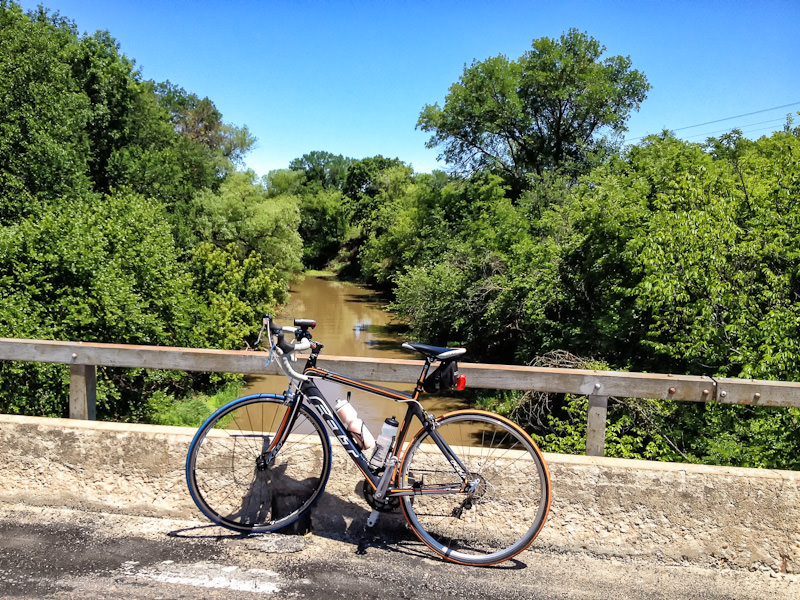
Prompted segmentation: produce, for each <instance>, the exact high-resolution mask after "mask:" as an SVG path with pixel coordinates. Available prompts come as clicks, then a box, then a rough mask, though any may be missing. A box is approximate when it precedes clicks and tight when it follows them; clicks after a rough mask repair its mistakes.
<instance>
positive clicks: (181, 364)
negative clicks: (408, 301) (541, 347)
mask: <svg viewBox="0 0 800 600" xmlns="http://www.w3.org/2000/svg"><path fill="white" fill-rule="evenodd" d="M265 359H266V355H265V354H264V353H262V352H250V351H229V350H209V349H194V348H172V347H164V346H135V345H123V344H99V343H88V342H60V341H50V340H25V339H14V338H0V360H15V361H30V362H49V363H62V364H67V365H70V409H69V416H70V418H76V419H94V418H95V400H96V389H95V388H96V381H97V366H98V365H100V366H106V367H124V368H145V369H169V370H179V371H203V372H218V373H243V374H258V375H270V374H278V370H277V366H276V365H274V364H272V365H269V366H266V367H265V365H264V362H265ZM319 364H320V366H324V367H325V368H327V369H330V370H332V371H340V372H342V373H346V374H348V375H349V376H351V377H355V378H357V379H364V380H367V381H378V382H385V383H408V382H409V381H414V380H416V378H417V376H418V375H419V364H420V363H419V361H418V360H405V359H374V358H361V357H352V356H321V357H320V359H319ZM459 366H460V368H461V369H462V370H463V371H464V373H465V374H466V376H467V382H468V385H469V386H470V387H473V388H486V389H501V390H537V391H540V392H552V393H567V394H580V395H584V396H587V397H588V398H589V410H588V414H587V423H588V430H587V436H586V454H587V455H590V456H602V455H603V453H604V445H605V429H606V414H607V409H608V398H609V397H611V396H617V397H624V398H655V399H665V400H675V401H681V402H721V403H725V404H750V405H757V406H777V407H795V408H800V383H797V382H787V381H760V380H751V379H747V380H745V379H730V378H711V377H705V376H691V375H666V374H657V373H628V372H619V371H594V370H583V369H563V368H548V367H525V366H516V365H491V364H479V363H460V364H459Z"/></svg>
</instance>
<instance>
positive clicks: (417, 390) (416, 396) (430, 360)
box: [414, 356, 436, 400]
mask: <svg viewBox="0 0 800 600" xmlns="http://www.w3.org/2000/svg"><path fill="white" fill-rule="evenodd" d="M435 360H436V358H434V357H433V356H426V357H425V362H424V363H423V365H422V371H420V374H419V378H418V379H417V385H416V387H415V388H414V400H419V395H420V394H421V393H422V383H423V382H424V381H425V377H426V376H427V375H428V371H429V370H430V368H431V365H432V364H433V361H435Z"/></svg>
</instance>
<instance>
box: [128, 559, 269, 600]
mask: <svg viewBox="0 0 800 600" xmlns="http://www.w3.org/2000/svg"><path fill="white" fill-rule="evenodd" d="M125 566H126V567H127V568H126V575H129V576H133V577H141V578H143V579H149V580H151V581H159V582H161V583H174V584H180V585H190V586H193V587H202V588H215V589H228V590H235V591H241V592H252V593H256V594H274V593H276V592H279V591H280V587H279V585H278V583H279V579H280V576H279V575H278V574H277V573H275V572H274V571H268V570H266V569H240V568H239V567H236V566H230V565H219V564H214V563H209V562H200V563H194V564H179V563H175V562H173V561H171V560H168V561H164V562H162V563H159V564H157V565H153V566H150V567H146V568H143V569H137V568H136V565H134V564H131V563H126V565H125Z"/></svg>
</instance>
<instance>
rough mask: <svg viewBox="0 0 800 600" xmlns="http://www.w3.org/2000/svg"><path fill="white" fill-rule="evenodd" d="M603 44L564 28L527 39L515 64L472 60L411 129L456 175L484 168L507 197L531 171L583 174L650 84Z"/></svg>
mask: <svg viewBox="0 0 800 600" xmlns="http://www.w3.org/2000/svg"><path fill="white" fill-rule="evenodd" d="M604 52H605V47H604V46H602V45H601V44H600V43H599V42H598V41H597V40H595V39H594V38H592V37H590V36H588V35H586V34H584V33H581V32H579V31H577V30H575V29H571V30H570V31H568V32H567V33H565V34H563V35H562V36H561V38H560V39H559V40H554V39H551V38H547V37H544V38H540V39H538V40H534V42H533V45H532V49H531V50H529V51H528V52H525V53H524V54H523V55H522V56H521V57H520V58H519V59H518V60H510V59H508V58H506V57H505V56H502V55H500V56H496V57H493V58H489V59H486V60H484V61H481V62H477V61H476V62H473V63H472V65H470V66H469V67H466V68H465V69H464V73H463V75H462V76H461V78H460V79H459V81H458V82H457V83H454V84H453V85H452V86H450V90H449V92H448V94H447V97H446V99H445V104H444V106H443V107H440V106H439V105H438V103H437V104H433V105H426V106H425V107H424V108H423V110H422V112H421V113H420V117H419V121H418V123H417V126H418V127H419V128H420V129H422V130H423V131H427V132H431V133H432V136H431V138H430V140H429V141H428V147H430V148H434V147H437V146H438V147H441V148H442V154H441V157H440V158H442V159H443V160H444V161H445V162H447V163H448V164H450V165H452V166H453V167H454V168H455V169H456V170H459V171H461V172H466V173H472V172H475V171H479V170H482V169H490V170H491V171H493V172H495V173H498V174H500V175H502V176H503V178H504V179H505V180H506V181H507V182H508V183H509V185H510V186H511V191H512V194H513V195H514V196H518V195H519V194H520V193H521V192H522V191H523V190H525V189H527V188H529V187H530V184H529V180H528V177H529V176H530V175H531V174H536V175H542V174H543V173H544V172H545V171H548V170H551V169H555V168H559V167H567V168H568V169H570V170H571V171H573V172H581V171H584V170H585V168H582V166H581V165H585V164H586V163H587V161H588V157H589V155H590V154H591V153H592V152H595V151H597V150H600V149H602V148H603V146H604V145H606V144H607V142H606V141H605V140H604V139H602V138H601V137H599V136H601V135H602V134H603V133H604V132H607V133H609V134H612V135H613V134H618V133H621V132H623V131H625V123H626V121H627V119H628V117H629V115H630V113H631V111H633V110H638V107H639V104H640V103H641V102H642V100H644V98H645V95H646V93H647V91H648V90H649V84H648V83H647V80H646V78H645V76H644V75H643V74H642V73H641V72H639V71H637V70H635V69H632V68H631V60H630V59H629V58H628V57H623V56H613V57H608V58H605V59H603V58H602V55H603V53H604Z"/></svg>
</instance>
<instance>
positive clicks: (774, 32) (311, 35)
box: [21, 0, 800, 175]
mask: <svg viewBox="0 0 800 600" xmlns="http://www.w3.org/2000/svg"><path fill="white" fill-rule="evenodd" d="M39 3H41V4H43V5H44V6H45V7H47V8H50V9H53V10H58V11H59V12H60V13H61V14H62V15H63V16H66V17H69V18H70V19H72V20H73V21H75V23H76V25H77V27H78V29H79V31H81V32H90V33H91V32H94V31H96V30H98V29H104V30H108V31H109V32H110V33H111V35H112V36H113V37H115V38H116V39H117V41H118V42H119V44H120V46H121V50H122V52H123V53H124V54H126V55H127V56H128V57H129V58H132V59H134V60H135V61H136V64H137V66H138V67H139V68H140V69H141V72H142V75H143V76H144V78H146V79H154V80H156V81H165V80H170V81H171V82H172V83H174V84H177V85H179V86H181V87H183V88H184V89H186V90H187V91H189V92H194V93H196V94H198V95H199V96H201V97H202V96H208V97H209V98H210V99H211V100H212V101H213V102H214V103H215V104H216V105H217V107H218V108H219V109H220V111H221V112H222V114H223V118H224V120H225V121H227V122H229V123H233V124H235V125H247V127H248V128H249V129H250V131H251V132H252V133H253V135H255V136H256V138H258V141H257V144H256V147H255V149H254V150H253V151H252V152H251V153H250V154H249V155H248V156H247V166H248V167H249V168H252V169H253V170H255V171H256V172H257V173H258V174H260V175H263V174H265V173H266V172H268V171H270V170H272V169H279V168H286V167H287V166H288V164H289V162H290V161H291V160H292V159H293V158H297V157H300V156H302V155H303V154H305V153H307V152H310V151H312V150H325V151H329V152H333V153H335V154H343V155H345V156H348V157H352V158H364V157H367V156H374V155H376V154H382V155H384V156H387V157H391V158H395V157H397V158H400V159H401V160H404V161H406V162H408V163H411V164H412V165H413V167H414V168H415V170H416V171H418V172H426V171H430V170H431V169H434V168H441V167H443V166H444V165H442V164H439V163H437V160H436V156H437V154H438V152H437V151H436V150H435V149H427V148H425V142H426V140H427V139H428V135H427V134H426V133H424V132H422V131H418V130H416V129H415V126H416V122H417V118H418V117H419V113H420V110H421V109H422V107H423V106H424V105H425V104H432V103H434V102H439V103H440V104H442V103H443V101H444V98H445V96H446V94H447V90H448V88H449V87H450V85H451V84H452V83H454V82H456V81H457V80H458V78H459V77H460V76H461V74H462V73H463V70H464V66H465V65H468V64H470V63H471V62H472V61H473V60H483V59H485V58H488V57H490V56H496V55H498V54H504V55H506V56H508V57H509V58H517V57H519V56H520V55H521V54H522V53H523V52H525V51H526V50H528V49H529V48H530V45H531V42H532V41H533V40H534V39H536V38H539V37H543V36H548V37H556V38H557V37H558V36H560V35H561V34H562V33H563V32H565V31H566V30H568V29H570V28H572V27H575V28H578V29H580V30H581V31H585V32H586V33H588V34H589V35H591V36H593V37H594V38H596V39H597V40H599V41H600V42H601V43H602V44H603V45H605V46H606V48H607V50H606V54H607V55H616V54H621V55H626V56H630V57H631V60H632V61H633V66H634V68H637V69H639V70H641V71H643V72H644V73H645V75H646V76H647V78H648V80H649V81H650V84H651V86H652V89H651V91H650V93H649V95H648V98H647V99H646V100H645V101H644V103H643V104H642V107H641V110H640V111H639V112H638V113H636V114H634V115H633V116H632V117H631V119H630V120H629V122H628V126H629V132H628V136H627V137H628V139H630V140H633V141H636V140H638V139H640V138H641V137H642V136H645V135H647V134H649V133H658V132H659V131H661V130H662V129H664V128H667V129H672V130H676V133H677V134H678V135H680V136H681V137H684V138H686V139H689V140H691V141H703V140H704V139H705V138H706V137H707V136H709V135H720V134H721V133H724V132H725V131H729V130H730V129H731V128H733V127H739V128H741V129H742V130H743V131H744V132H745V134H746V135H748V136H750V137H758V136H759V135H762V134H768V133H769V132H771V131H773V130H776V129H780V128H781V126H782V124H783V122H784V121H785V116H786V114H787V113H789V112H797V111H800V35H798V33H797V31H798V23H800V0H758V1H756V0H749V1H739V0H729V1H711V0H708V1H703V0H696V1H691V2H690V1H681V0H675V1H672V2H669V1H660V2H657V1H649V0H640V1H638V2H634V1H606V2H603V1H600V0H595V1H593V2H590V1H577V0H576V1H565V2H555V1H553V0H551V1H550V2H539V1H533V0H530V1H527V2H521V1H502V0H485V1H483V2H477V1H462V2H455V1H437V0H427V1H411V0H394V1H392V2H384V1H373V2H356V1H344V0H342V1H328V2H321V1H320V2H312V1H301V0H295V1H289V0H285V1H283V2H277V1H269V0H262V1H259V2H257V1H244V0H238V1H237V0H231V1H226V2H219V1H218V0H217V1H206V0H194V1H189V0H158V1H154V0H136V1H132V0H84V1H79V0H43V1H42V2H38V1H24V2H21V4H22V6H23V7H25V8H34V7H35V6H36V5H37V4H39ZM785 105H790V106H785ZM775 107H783V108H780V109H778V108H775ZM767 109H773V110H767ZM757 111H758V112H757ZM747 113H756V114H750V115H748V116H741V117H738V118H736V119H727V117H732V116H737V115H747ZM720 119H726V120H724V121H721V122H718V123H710V124H709V125H706V126H703V127H693V126H695V125H698V124H701V123H708V122H711V121H717V120H720ZM798 120H800V118H798Z"/></svg>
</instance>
